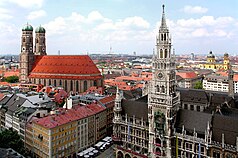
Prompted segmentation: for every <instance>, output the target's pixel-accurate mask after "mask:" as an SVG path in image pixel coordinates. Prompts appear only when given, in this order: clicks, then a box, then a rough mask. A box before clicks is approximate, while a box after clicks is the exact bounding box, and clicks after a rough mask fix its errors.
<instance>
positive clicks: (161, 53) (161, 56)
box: [160, 49, 163, 58]
mask: <svg viewBox="0 0 238 158" xmlns="http://www.w3.org/2000/svg"><path fill="white" fill-rule="evenodd" d="M160 58H163V50H162V49H160Z"/></svg>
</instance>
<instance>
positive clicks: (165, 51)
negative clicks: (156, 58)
mask: <svg viewBox="0 0 238 158" xmlns="http://www.w3.org/2000/svg"><path fill="white" fill-rule="evenodd" d="M167 56H168V49H165V50H164V57H165V58H167Z"/></svg>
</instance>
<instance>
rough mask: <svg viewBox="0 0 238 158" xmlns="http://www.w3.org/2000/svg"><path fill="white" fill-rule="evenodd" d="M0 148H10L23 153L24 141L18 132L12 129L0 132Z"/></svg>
mask: <svg viewBox="0 0 238 158" xmlns="http://www.w3.org/2000/svg"><path fill="white" fill-rule="evenodd" d="M0 148H12V149H14V150H15V151H17V152H19V153H20V154H23V153H24V143H23V141H22V140H21V138H20V136H19V135H18V133H17V132H16V131H14V130H12V129H9V130H7V129H4V130H2V131H1V132H0Z"/></svg>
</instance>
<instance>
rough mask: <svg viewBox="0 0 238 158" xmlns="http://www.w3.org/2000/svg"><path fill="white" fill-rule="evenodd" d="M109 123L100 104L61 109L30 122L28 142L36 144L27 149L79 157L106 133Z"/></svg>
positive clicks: (39, 153)
mask: <svg viewBox="0 0 238 158" xmlns="http://www.w3.org/2000/svg"><path fill="white" fill-rule="evenodd" d="M106 123H107V115H106V109H105V108H104V107H103V106H101V105H99V104H94V103H92V104H89V105H84V106H80V105H78V106H74V108H72V109H68V110H66V109H58V110H57V111H55V112H54V113H52V114H51V115H48V116H46V117H43V118H38V119H35V120H33V121H32V125H30V124H29V125H27V131H28V132H27V134H29V135H26V138H28V140H27V142H28V143H27V144H33V145H32V146H30V145H27V146H28V147H29V149H28V150H30V151H31V152H32V153H34V156H35V157H43V158H44V157H45V158H47V157H50V158H56V157H76V154H77V153H78V152H79V151H82V150H84V149H86V148H88V147H89V146H91V145H93V144H95V143H96V142H97V141H99V140H100V139H102V138H104V137H105V136H106ZM30 136H33V137H31V138H30Z"/></svg>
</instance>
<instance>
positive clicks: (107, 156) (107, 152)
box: [97, 145, 116, 158]
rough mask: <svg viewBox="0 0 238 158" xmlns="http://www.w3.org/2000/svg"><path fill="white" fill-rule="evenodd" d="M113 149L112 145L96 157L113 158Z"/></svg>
mask: <svg viewBox="0 0 238 158" xmlns="http://www.w3.org/2000/svg"><path fill="white" fill-rule="evenodd" d="M113 147H114V146H113V145H112V146H110V147H109V148H108V149H107V150H105V151H104V152H102V153H101V154H100V155H98V156H97V158H115V157H116V155H115V153H114V150H113Z"/></svg>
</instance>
